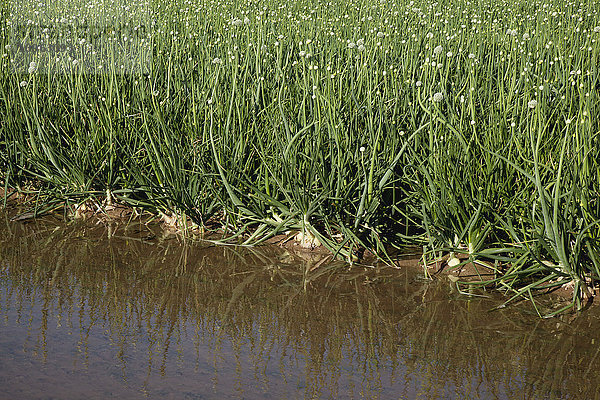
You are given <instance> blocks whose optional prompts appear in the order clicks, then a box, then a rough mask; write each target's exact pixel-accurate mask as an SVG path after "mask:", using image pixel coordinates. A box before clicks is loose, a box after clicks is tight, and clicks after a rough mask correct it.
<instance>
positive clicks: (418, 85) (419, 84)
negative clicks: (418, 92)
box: [415, 81, 423, 87]
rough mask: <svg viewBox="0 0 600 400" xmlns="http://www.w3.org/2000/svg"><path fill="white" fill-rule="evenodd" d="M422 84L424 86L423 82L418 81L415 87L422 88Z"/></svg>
mask: <svg viewBox="0 0 600 400" xmlns="http://www.w3.org/2000/svg"><path fill="white" fill-rule="evenodd" d="M422 84H423V82H421V81H417V82H416V83H415V85H417V87H420V86H421V85H422Z"/></svg>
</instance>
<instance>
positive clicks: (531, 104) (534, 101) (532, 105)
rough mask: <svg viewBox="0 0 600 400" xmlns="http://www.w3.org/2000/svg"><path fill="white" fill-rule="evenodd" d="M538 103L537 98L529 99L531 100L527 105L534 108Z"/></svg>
mask: <svg viewBox="0 0 600 400" xmlns="http://www.w3.org/2000/svg"><path fill="white" fill-rule="evenodd" d="M537 104H538V102H537V100H536V99H533V100H529V102H528V103H527V107H529V108H531V109H533V108H535V107H537Z"/></svg>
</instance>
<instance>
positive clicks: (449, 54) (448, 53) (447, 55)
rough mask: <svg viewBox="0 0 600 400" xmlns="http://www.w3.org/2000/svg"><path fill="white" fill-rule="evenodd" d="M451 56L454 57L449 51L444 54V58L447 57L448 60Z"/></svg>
mask: <svg viewBox="0 0 600 400" xmlns="http://www.w3.org/2000/svg"><path fill="white" fill-rule="evenodd" d="M453 55H454V54H452V52H451V51H449V52H447V53H446V57H448V58H449V57H452V56H453Z"/></svg>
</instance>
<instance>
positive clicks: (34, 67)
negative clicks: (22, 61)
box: [27, 61, 38, 74]
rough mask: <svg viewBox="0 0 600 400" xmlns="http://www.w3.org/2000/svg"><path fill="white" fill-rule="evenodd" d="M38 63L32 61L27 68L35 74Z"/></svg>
mask: <svg viewBox="0 0 600 400" xmlns="http://www.w3.org/2000/svg"><path fill="white" fill-rule="evenodd" d="M37 68H38V65H37V63H36V62H35V61H32V62H30V63H29V68H28V69H27V71H28V72H29V73H30V74H33V73H34V72H35V71H37Z"/></svg>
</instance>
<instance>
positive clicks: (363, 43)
mask: <svg viewBox="0 0 600 400" xmlns="http://www.w3.org/2000/svg"><path fill="white" fill-rule="evenodd" d="M356 45H357V46H359V47H360V46H364V45H365V39H358V40H357V41H356Z"/></svg>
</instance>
